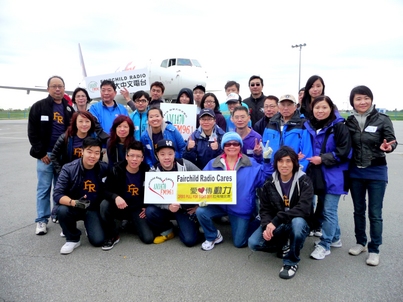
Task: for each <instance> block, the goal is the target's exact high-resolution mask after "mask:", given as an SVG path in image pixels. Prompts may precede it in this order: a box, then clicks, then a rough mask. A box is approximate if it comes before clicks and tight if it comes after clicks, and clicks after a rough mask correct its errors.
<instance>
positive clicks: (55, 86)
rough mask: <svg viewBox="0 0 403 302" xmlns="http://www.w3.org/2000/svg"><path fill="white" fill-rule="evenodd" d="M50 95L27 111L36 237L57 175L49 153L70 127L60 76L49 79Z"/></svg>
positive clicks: (44, 221)
mask: <svg viewBox="0 0 403 302" xmlns="http://www.w3.org/2000/svg"><path fill="white" fill-rule="evenodd" d="M47 89H48V92H49V96H48V97H47V98H46V99H43V100H40V101H38V102H36V103H35V104H34V105H33V106H32V107H31V110H30V111H29V118H28V138H29V142H30V143H31V150H30V155H31V156H32V157H34V158H36V159H37V165H36V171H37V175H38V186H37V190H36V211H37V218H36V219H35V222H36V231H35V233H36V234H37V235H45V234H46V233H47V228H46V226H47V223H48V219H49V217H50V191H51V188H52V181H53V183H56V177H55V176H56V174H55V173H54V169H53V165H52V163H51V160H50V154H51V152H52V150H53V146H54V144H55V142H56V141H57V139H58V137H59V136H60V135H61V134H62V133H63V132H65V131H66V129H67V127H68V126H69V124H70V119H71V116H72V115H73V112H74V109H73V107H71V106H69V105H68V103H67V101H66V100H65V99H64V98H63V96H64V81H63V79H62V78H61V77H59V76H53V77H51V78H49V80H48V88H47Z"/></svg>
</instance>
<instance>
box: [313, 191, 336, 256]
mask: <svg viewBox="0 0 403 302" xmlns="http://www.w3.org/2000/svg"><path fill="white" fill-rule="evenodd" d="M318 200H320V203H321V204H322V205H323V209H322V221H321V222H322V237H320V243H319V244H320V245H321V246H322V247H324V248H325V249H326V250H329V249H330V244H331V243H332V242H336V241H338V240H339V239H340V226H339V217H338V214H337V209H338V206H339V200H340V195H335V194H325V195H320V196H318Z"/></svg>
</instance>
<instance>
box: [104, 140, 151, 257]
mask: <svg viewBox="0 0 403 302" xmlns="http://www.w3.org/2000/svg"><path fill="white" fill-rule="evenodd" d="M143 160H144V147H143V144H142V143H141V142H139V141H134V142H133V143H131V144H130V145H129V146H128V147H127V150H126V159H125V160H124V161H121V162H119V163H117V164H116V165H115V166H114V167H113V169H112V171H110V173H109V175H108V177H107V179H106V192H105V198H106V199H105V200H103V201H102V203H101V208H100V211H101V217H102V220H103V222H104V228H105V238H106V239H105V242H104V244H103V246H102V249H103V250H104V251H107V250H110V249H112V248H113V247H114V246H115V244H116V243H118V242H119V240H120V238H119V234H118V232H117V230H116V224H115V218H117V219H129V220H132V222H133V224H134V225H135V227H136V231H137V233H138V235H139V237H140V239H141V241H143V242H144V243H147V244H150V243H153V240H154V234H153V232H152V230H151V228H150V227H149V226H148V224H147V221H146V214H145V208H146V207H145V205H144V180H145V174H146V172H147V171H149V169H150V168H149V166H148V165H147V164H146V163H144V162H143Z"/></svg>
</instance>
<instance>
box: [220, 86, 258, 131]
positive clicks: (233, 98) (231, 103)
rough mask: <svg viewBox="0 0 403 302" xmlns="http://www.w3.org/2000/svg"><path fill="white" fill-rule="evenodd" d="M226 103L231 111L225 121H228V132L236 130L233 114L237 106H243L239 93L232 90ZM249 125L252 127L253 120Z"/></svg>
mask: <svg viewBox="0 0 403 302" xmlns="http://www.w3.org/2000/svg"><path fill="white" fill-rule="evenodd" d="M225 103H226V104H227V106H228V110H229V112H230V116H229V117H227V118H226V119H225V122H226V123H227V129H226V132H230V131H235V129H236V126H235V124H234V122H233V121H232V114H233V112H234V109H235V107H237V106H241V99H240V97H239V95H238V94H236V93H234V92H231V93H230V94H228V95H227V100H226V102H225ZM248 127H252V123H251V121H249V123H248Z"/></svg>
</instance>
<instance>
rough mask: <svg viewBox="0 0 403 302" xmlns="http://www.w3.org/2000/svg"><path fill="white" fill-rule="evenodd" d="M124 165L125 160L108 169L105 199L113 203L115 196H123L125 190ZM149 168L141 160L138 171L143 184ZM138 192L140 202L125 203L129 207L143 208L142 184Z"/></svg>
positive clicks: (125, 164)
mask: <svg viewBox="0 0 403 302" xmlns="http://www.w3.org/2000/svg"><path fill="white" fill-rule="evenodd" d="M126 166H127V161H126V160H123V161H120V162H118V163H116V164H115V165H114V167H113V168H112V170H109V173H108V177H107V178H106V182H105V185H106V189H105V199H106V200H108V201H109V202H111V203H115V199H116V197H118V196H120V197H122V198H123V196H124V195H125V193H126V191H127V186H126ZM149 170H150V167H149V166H148V165H147V164H146V163H145V162H142V163H141V164H140V169H139V173H141V174H142V177H143V179H142V184H144V180H145V175H146V172H148V171H149ZM139 191H140V194H139V200H141V203H139V204H130V203H127V205H128V207H129V208H144V207H145V206H144V186H143V187H142V188H141V190H139Z"/></svg>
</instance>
